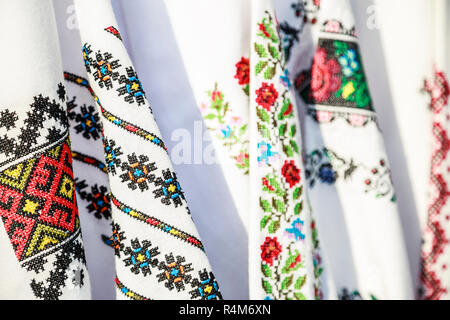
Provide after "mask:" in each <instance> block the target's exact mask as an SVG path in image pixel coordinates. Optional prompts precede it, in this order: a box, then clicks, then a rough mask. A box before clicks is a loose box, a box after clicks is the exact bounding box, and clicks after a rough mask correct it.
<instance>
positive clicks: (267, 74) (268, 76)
mask: <svg viewBox="0 0 450 320" xmlns="http://www.w3.org/2000/svg"><path fill="white" fill-rule="evenodd" d="M275 72H276V71H275V67H274V66H271V67H268V68H266V71H264V79H266V80H270V79H272V78H273V76H274V75H275Z"/></svg>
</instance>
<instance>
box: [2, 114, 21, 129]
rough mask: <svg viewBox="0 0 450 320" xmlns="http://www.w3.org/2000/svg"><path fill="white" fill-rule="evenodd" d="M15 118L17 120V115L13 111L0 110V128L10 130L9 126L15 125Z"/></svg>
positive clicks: (13, 126)
mask: <svg viewBox="0 0 450 320" xmlns="http://www.w3.org/2000/svg"><path fill="white" fill-rule="evenodd" d="M17 120H19V117H18V116H17V113H16V112H15V111H13V112H11V111H9V110H4V111H2V112H0V128H6V130H11V128H15V127H16V121H17Z"/></svg>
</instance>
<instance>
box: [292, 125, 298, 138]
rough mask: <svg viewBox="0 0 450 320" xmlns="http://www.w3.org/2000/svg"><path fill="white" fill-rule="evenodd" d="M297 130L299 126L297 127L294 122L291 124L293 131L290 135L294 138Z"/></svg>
mask: <svg viewBox="0 0 450 320" xmlns="http://www.w3.org/2000/svg"><path fill="white" fill-rule="evenodd" d="M296 131H297V128H296V126H295V124H293V125H292V126H291V132H290V135H291V137H292V138H293V137H294V136H295V133H296Z"/></svg>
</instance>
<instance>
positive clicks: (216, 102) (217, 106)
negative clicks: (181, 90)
mask: <svg viewBox="0 0 450 320" xmlns="http://www.w3.org/2000/svg"><path fill="white" fill-rule="evenodd" d="M243 59H244V58H243ZM242 77H243V79H244V80H245V78H244V76H242ZM244 82H245V81H244ZM207 94H208V97H209V99H210V101H209V106H208V107H206V104H203V107H202V109H203V110H204V112H208V113H207V114H206V115H204V116H203V118H204V119H205V121H206V122H207V124H208V129H209V130H211V131H212V132H216V133H217V135H216V137H217V138H218V139H220V140H222V141H223V146H224V147H226V148H227V149H228V150H229V153H230V157H232V158H233V159H234V160H235V164H236V166H237V167H238V168H239V169H241V170H243V172H244V174H248V173H249V171H248V170H249V152H248V138H247V136H248V132H247V126H248V124H247V123H243V121H242V119H241V117H237V116H233V115H232V114H231V112H232V110H231V108H230V106H229V103H228V102H226V101H225V96H224V94H223V92H221V91H219V90H218V88H217V83H216V84H215V85H214V90H211V91H208V92H207ZM213 123H214V124H215V126H214V127H212V126H210V124H213Z"/></svg>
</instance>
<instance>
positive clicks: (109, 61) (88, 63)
mask: <svg viewBox="0 0 450 320" xmlns="http://www.w3.org/2000/svg"><path fill="white" fill-rule="evenodd" d="M82 51H83V59H84V63H85V67H86V71H87V72H88V73H92V75H93V76H94V79H95V81H97V82H98V85H99V86H100V88H103V87H105V88H106V89H107V90H109V89H111V88H112V87H113V82H112V81H113V80H117V79H118V78H119V72H117V71H115V70H116V69H117V68H119V67H120V66H121V65H120V63H119V60H118V59H116V60H113V56H112V54H111V53H109V52H105V53H101V52H100V50H99V51H97V53H96V54H95V58H92V57H91V56H90V54H91V53H92V50H91V46H90V45H88V44H85V45H84V46H83V50H82Z"/></svg>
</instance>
